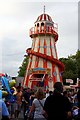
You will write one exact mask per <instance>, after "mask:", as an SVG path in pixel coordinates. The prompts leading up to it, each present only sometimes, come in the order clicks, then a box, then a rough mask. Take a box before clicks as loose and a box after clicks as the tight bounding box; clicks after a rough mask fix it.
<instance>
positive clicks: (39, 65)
mask: <svg viewBox="0 0 80 120" xmlns="http://www.w3.org/2000/svg"><path fill="white" fill-rule="evenodd" d="M38 67H41V68H43V59H42V58H39V63H38Z"/></svg>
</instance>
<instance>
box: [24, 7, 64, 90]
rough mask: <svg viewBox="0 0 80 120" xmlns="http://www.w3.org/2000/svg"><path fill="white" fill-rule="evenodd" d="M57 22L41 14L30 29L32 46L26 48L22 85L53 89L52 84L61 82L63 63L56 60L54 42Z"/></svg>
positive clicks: (56, 37) (56, 35) (55, 40)
mask: <svg viewBox="0 0 80 120" xmlns="http://www.w3.org/2000/svg"><path fill="white" fill-rule="evenodd" d="M57 29H58V28H57V24H55V23H54V22H53V21H52V19H51V17H50V16H49V15H48V14H45V8H44V13H43V14H41V15H40V16H39V17H38V18H37V20H36V22H35V23H34V27H32V28H31V29H30V37H31V39H32V47H31V48H28V49H27V50H26V52H27V54H28V55H29V62H28V66H27V70H26V74H25V79H24V83H23V84H24V86H27V87H30V88H33V87H39V86H40V87H44V89H49V90H52V89H53V84H54V83H55V82H57V81H61V82H62V72H63V70H64V65H63V64H62V63H61V62H60V61H59V60H58V56H57V51H56V42H57V40H58V33H57Z"/></svg>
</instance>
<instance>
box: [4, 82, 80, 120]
mask: <svg viewBox="0 0 80 120" xmlns="http://www.w3.org/2000/svg"><path fill="white" fill-rule="evenodd" d="M16 89H17V93H16V95H10V97H8V99H7V98H6V99H5V102H4V101H3V106H2V109H3V110H2V111H3V112H2V120H5V118H6V116H7V119H6V120H9V119H11V120H13V118H16V119H17V120H18V118H19V116H20V114H21V112H22V114H23V118H24V120H80V88H78V90H77V91H72V92H71V91H67V90H65V91H64V90H63V84H62V83H61V82H56V83H55V84H54V91H49V90H47V91H44V89H43V88H41V87H40V88H37V89H36V90H35V89H30V88H22V87H17V88H16ZM11 92H12V93H13V91H11ZM5 108H6V109H5Z"/></svg>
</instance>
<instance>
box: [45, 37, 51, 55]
mask: <svg viewBox="0 0 80 120" xmlns="http://www.w3.org/2000/svg"><path fill="white" fill-rule="evenodd" d="M45 39H46V45H47V49H46V52H47V55H49V56H51V51H50V37H49V36H46V38H45Z"/></svg>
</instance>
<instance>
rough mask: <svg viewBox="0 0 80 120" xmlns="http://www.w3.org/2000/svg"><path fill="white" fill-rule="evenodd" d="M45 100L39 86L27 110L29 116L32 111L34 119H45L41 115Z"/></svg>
mask: <svg viewBox="0 0 80 120" xmlns="http://www.w3.org/2000/svg"><path fill="white" fill-rule="evenodd" d="M44 102H45V94H44V91H43V89H41V88H39V89H38V91H37V93H36V95H35V98H34V100H33V102H32V106H31V109H30V112H29V116H30V115H31V113H32V112H33V111H34V120H45V117H44V116H43V114H42V112H43V107H42V106H44Z"/></svg>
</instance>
